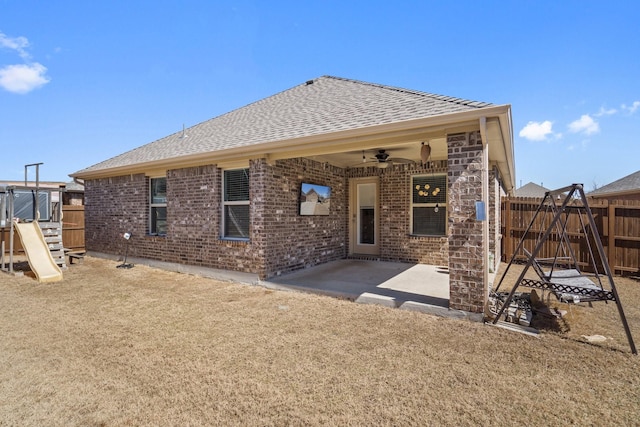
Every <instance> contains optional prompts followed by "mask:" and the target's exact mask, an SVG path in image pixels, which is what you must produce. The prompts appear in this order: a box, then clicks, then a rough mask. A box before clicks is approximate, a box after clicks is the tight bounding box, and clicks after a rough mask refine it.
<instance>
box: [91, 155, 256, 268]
mask: <svg viewBox="0 0 640 427" xmlns="http://www.w3.org/2000/svg"><path fill="white" fill-rule="evenodd" d="M220 174H221V171H220V169H218V168H216V167H215V166H200V167H194V168H187V169H179V170H170V171H168V172H167V235H166V236H150V235H148V227H149V200H148V199H149V194H148V193H149V178H148V177H146V176H144V175H143V174H139V175H132V176H129V175H127V176H121V177H115V178H104V179H97V180H87V182H86V186H85V204H86V207H85V212H86V247H87V250H90V251H97V252H105V253H111V254H122V253H123V248H124V240H123V239H122V234H123V233H125V232H127V231H128V232H131V233H132V235H133V237H132V238H131V240H130V242H129V255H130V256H135V257H142V258H149V259H155V260H161V261H167V262H178V263H183V264H190V265H200V266H209V267H214V268H221V269H228V270H236V271H247V272H252V273H261V271H262V270H263V268H264V263H263V262H262V261H261V259H260V257H259V256H257V254H258V253H259V251H256V250H254V248H253V245H252V242H237V241H227V240H221V239H220V222H219V221H220V209H221V208H220V203H221V196H220V193H221V188H220V185H221V184H220V180H221V177H220Z"/></svg>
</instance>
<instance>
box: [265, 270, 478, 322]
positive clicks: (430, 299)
mask: <svg viewBox="0 0 640 427" xmlns="http://www.w3.org/2000/svg"><path fill="white" fill-rule="evenodd" d="M260 284H261V285H262V286H265V287H268V288H271V289H280V290H293V291H300V292H310V293H316V294H320V295H329V296H333V297H337V298H344V299H348V300H351V301H355V302H358V303H362V304H377V305H382V306H385V307H390V308H400V309H404V310H413V311H420V312H424V313H429V314H434V315H438V316H447V317H458V318H468V317H469V316H470V315H471V313H467V312H464V311H461V310H451V309H449V269H448V267H447V266H436V265H427V264H414V263H404V262H387V261H377V260H364V259H341V260H337V261H332V262H329V263H326V264H321V265H318V266H315V267H311V268H307V269H304V270H299V271H295V272H292V273H288V274H283V275H281V276H278V277H274V278H271V279H269V280H266V281H261V282H260ZM477 320H480V319H477Z"/></svg>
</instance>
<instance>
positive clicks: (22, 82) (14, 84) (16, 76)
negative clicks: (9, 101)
mask: <svg viewBox="0 0 640 427" xmlns="http://www.w3.org/2000/svg"><path fill="white" fill-rule="evenodd" d="M28 47H29V40H27V38H26V37H22V36H20V37H8V36H7V35H6V34H4V33H3V32H0V48H4V49H10V50H13V51H15V52H16V53H17V54H18V56H20V58H22V60H23V61H25V63H24V64H14V65H6V66H4V67H2V68H0V87H1V88H2V89H4V90H6V91H9V92H13V93H27V92H31V91H32V90H34V89H37V88H39V87H40V86H43V85H45V84H47V83H49V81H50V80H51V79H50V78H49V77H47V75H46V73H47V67H45V66H44V65H42V64H40V63H38V62H32V61H31V55H30V54H29V52H28V51H27V48H28Z"/></svg>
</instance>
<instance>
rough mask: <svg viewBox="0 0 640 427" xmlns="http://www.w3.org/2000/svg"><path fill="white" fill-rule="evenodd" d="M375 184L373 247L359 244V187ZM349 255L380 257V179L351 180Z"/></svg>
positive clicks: (371, 177)
mask: <svg viewBox="0 0 640 427" xmlns="http://www.w3.org/2000/svg"><path fill="white" fill-rule="evenodd" d="M359 184H375V186H376V202H375V206H374V209H375V210H374V223H375V232H374V241H375V243H374V244H373V245H369V244H360V243H358V211H359V206H358V192H357V191H358V185H359ZM349 255H369V256H379V255H380V179H379V178H378V177H377V176H370V177H364V178H351V179H350V180H349Z"/></svg>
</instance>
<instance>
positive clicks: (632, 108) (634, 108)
mask: <svg viewBox="0 0 640 427" xmlns="http://www.w3.org/2000/svg"><path fill="white" fill-rule="evenodd" d="M620 108H622V109H623V110H625V111H626V112H627V113H629V114H633V113H635V112H636V111H638V108H640V101H633V104H631V105H630V106H629V107H627V105H626V104H622V106H621V107H620Z"/></svg>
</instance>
